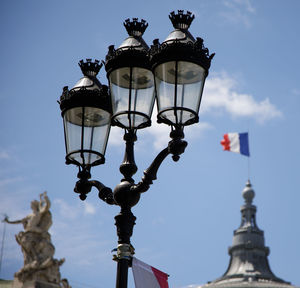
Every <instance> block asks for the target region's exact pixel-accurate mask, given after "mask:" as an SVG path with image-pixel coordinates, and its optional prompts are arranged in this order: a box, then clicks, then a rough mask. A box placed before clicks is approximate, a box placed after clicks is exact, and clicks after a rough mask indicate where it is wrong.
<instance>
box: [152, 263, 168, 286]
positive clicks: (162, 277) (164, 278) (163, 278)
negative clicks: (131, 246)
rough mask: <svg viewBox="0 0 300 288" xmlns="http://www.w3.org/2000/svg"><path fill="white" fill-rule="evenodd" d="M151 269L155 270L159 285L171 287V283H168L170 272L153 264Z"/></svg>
mask: <svg viewBox="0 0 300 288" xmlns="http://www.w3.org/2000/svg"><path fill="white" fill-rule="evenodd" d="M151 269H152V271H153V274H154V275H155V277H156V279H157V281H158V283H159V286H160V288H169V285H168V274H166V273H164V272H162V271H160V270H158V269H156V268H154V267H152V266H151Z"/></svg>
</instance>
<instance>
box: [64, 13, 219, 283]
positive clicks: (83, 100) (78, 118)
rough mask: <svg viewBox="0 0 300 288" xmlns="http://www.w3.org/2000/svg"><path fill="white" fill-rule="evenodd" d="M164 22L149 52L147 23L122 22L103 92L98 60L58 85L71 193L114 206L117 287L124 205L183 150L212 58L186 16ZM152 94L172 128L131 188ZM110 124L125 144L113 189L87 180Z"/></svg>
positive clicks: (125, 239) (129, 219)
mask: <svg viewBox="0 0 300 288" xmlns="http://www.w3.org/2000/svg"><path fill="white" fill-rule="evenodd" d="M170 19H171V21H172V23H173V25H174V27H175V31H173V32H172V33H171V34H170V35H169V36H168V38H167V39H166V40H165V41H164V42H163V43H162V44H159V42H158V40H154V41H153V45H152V46H151V49H149V48H148V46H147V44H146V43H145V41H144V40H143V38H142V35H143V33H144V31H145V30H146V28H147V26H148V24H147V23H146V21H145V20H141V21H138V19H137V18H133V20H132V21H130V20H129V19H127V20H126V21H125V22H124V26H125V28H126V30H127V32H128V34H129V37H128V38H126V39H125V40H124V41H123V43H122V44H121V45H120V47H119V48H117V49H115V48H114V46H109V51H108V54H107V55H106V61H105V69H106V71H107V78H108V81H109V92H110V93H108V89H107V86H105V85H101V84H100V82H99V81H98V80H97V78H96V75H97V73H98V72H99V69H100V67H101V66H100V65H99V61H95V62H91V60H87V62H83V61H80V64H79V65H80V67H81V69H82V72H83V74H84V77H83V78H82V79H80V80H79V82H78V83H77V84H76V85H75V86H74V87H73V88H72V89H71V90H68V87H65V88H64V89H63V94H62V96H61V98H60V107H61V110H62V117H63V119H64V128H65V142H66V151H67V156H66V160H67V164H75V165H77V166H78V167H79V173H78V178H79V181H77V182H76V185H75V188H74V191H75V192H76V193H79V196H80V199H81V200H84V199H85V198H86V195H87V194H88V193H89V192H90V191H91V188H92V187H93V186H94V187H96V188H97V189H98V191H99V194H98V196H99V198H100V199H102V200H103V201H105V202H106V203H108V204H111V205H118V206H120V208H121V211H120V213H119V214H118V215H117V216H116V217H115V220H116V226H117V235H118V248H117V255H116V260H117V262H118V268H117V283H116V287H117V288H120V287H121V288H126V287H127V279H128V267H129V266H130V263H131V259H132V255H133V254H134V249H133V247H132V245H131V243H130V238H131V235H132V232H133V226H134V225H135V219H136V217H135V216H134V215H133V214H132V212H131V207H133V206H134V205H136V204H137V203H138V201H139V199H140V195H141V193H143V192H146V191H147V190H148V189H149V187H150V185H151V184H152V181H153V180H155V179H156V174H157V171H158V169H159V167H160V165H161V163H162V162H163V160H164V159H165V158H166V157H167V156H168V155H169V154H172V158H173V160H174V161H178V160H179V157H180V155H181V154H182V153H183V152H184V150H185V148H186V146H187V142H186V141H184V140H183V138H184V134H183V129H184V126H186V125H191V124H194V123H196V122H198V112H199V107H200V102H201V97H202V92H203V86H204V82H205V78H206V76H207V75H208V70H209V67H210V61H211V59H212V57H213V55H214V54H212V55H211V56H209V52H208V49H206V48H204V46H203V40H202V39H201V38H197V40H195V39H194V38H193V36H192V35H191V34H190V33H189V31H188V30H187V29H188V28H189V26H190V24H191V22H192V20H193V19H194V16H193V15H192V14H191V13H190V12H187V13H184V12H183V11H182V10H179V11H178V14H175V13H174V12H172V13H171V15H170ZM155 97H156V99H157V107H158V122H160V123H165V124H168V125H170V126H171V133H170V137H171V141H170V142H169V143H168V145H167V147H166V148H165V149H163V150H162V151H161V152H160V153H159V154H158V155H157V156H156V158H155V159H154V161H153V162H152V164H151V165H150V166H149V167H148V168H147V169H146V170H145V171H144V176H143V178H142V179H141V181H140V182H138V183H135V181H134V179H133V178H132V176H133V175H134V174H135V173H136V171H137V166H136V164H135V161H134V142H135V141H136V140H137V137H136V133H137V131H138V130H139V129H143V128H146V127H148V126H151V115H152V110H153V106H154V102H155ZM110 124H111V125H115V126H118V127H120V128H122V129H124V132H125V133H124V141H125V143H126V149H125V155H124V160H123V163H122V164H121V166H120V172H121V173H122V174H123V178H122V180H121V182H120V184H118V185H117V186H116V187H115V189H114V191H112V190H111V189H110V188H108V187H106V186H105V185H103V184H102V183H101V182H99V181H97V180H90V178H91V174H90V169H91V167H92V166H96V165H99V164H103V163H104V153H105V148H106V143H107V140H108V136H109V131H110Z"/></svg>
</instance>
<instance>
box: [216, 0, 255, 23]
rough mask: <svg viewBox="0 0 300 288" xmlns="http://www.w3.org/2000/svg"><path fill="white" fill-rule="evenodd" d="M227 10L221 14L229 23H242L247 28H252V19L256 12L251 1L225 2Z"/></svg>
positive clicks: (236, 0) (232, 0) (231, 0)
mask: <svg viewBox="0 0 300 288" xmlns="http://www.w3.org/2000/svg"><path fill="white" fill-rule="evenodd" d="M223 5H224V6H225V9H226V10H223V11H222V12H221V13H220V14H221V16H222V17H223V18H224V19H225V20H226V21H228V22H231V23H233V24H237V23H242V24H243V25H245V26H246V27H247V28H249V27H251V20H250V17H251V16H252V15H253V14H254V13H255V12H256V10H255V8H254V6H253V5H252V3H251V1H250V0H224V1H223Z"/></svg>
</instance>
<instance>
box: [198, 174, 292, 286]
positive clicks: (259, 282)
mask: <svg viewBox="0 0 300 288" xmlns="http://www.w3.org/2000/svg"><path fill="white" fill-rule="evenodd" d="M242 195H243V197H244V200H245V203H244V205H242V206H241V214H242V221H241V225H240V227H239V228H238V229H236V230H235V231H234V236H233V242H232V246H231V247H229V249H228V253H229V255H230V262H229V265H228V268H227V270H226V272H225V273H224V275H223V276H221V277H220V278H217V279H216V280H214V281H211V282H209V283H207V284H206V285H203V286H199V288H200V287H201V288H221V287H226V288H231V287H232V288H233V287H235V288H239V287H266V288H267V287H268V288H272V287H274V288H275V287H278V288H292V287H295V286H292V285H291V283H289V282H286V281H284V280H282V279H280V278H278V277H277V276H275V275H274V273H273V272H272V271H271V269H270V266H269V261H268V255H269V253H270V249H269V248H268V247H266V246H265V238H264V232H263V231H262V230H260V229H259V228H258V226H257V224H256V206H255V205H253V204H252V201H253V198H254V196H255V193H254V190H253V189H252V186H251V183H250V181H249V180H248V182H247V183H246V187H245V188H244V190H243V192H242Z"/></svg>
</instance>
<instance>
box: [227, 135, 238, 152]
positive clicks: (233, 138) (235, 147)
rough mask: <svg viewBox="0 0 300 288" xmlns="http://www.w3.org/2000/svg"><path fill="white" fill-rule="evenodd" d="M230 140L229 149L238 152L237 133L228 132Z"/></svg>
mask: <svg viewBox="0 0 300 288" xmlns="http://www.w3.org/2000/svg"><path fill="white" fill-rule="evenodd" d="M228 138H229V140H230V151H231V152H235V153H240V151H241V150H240V136H239V133H228Z"/></svg>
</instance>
